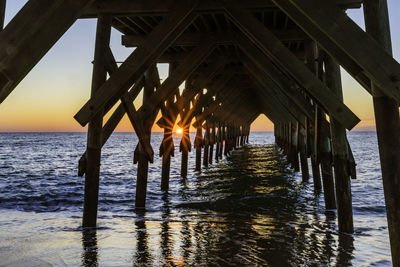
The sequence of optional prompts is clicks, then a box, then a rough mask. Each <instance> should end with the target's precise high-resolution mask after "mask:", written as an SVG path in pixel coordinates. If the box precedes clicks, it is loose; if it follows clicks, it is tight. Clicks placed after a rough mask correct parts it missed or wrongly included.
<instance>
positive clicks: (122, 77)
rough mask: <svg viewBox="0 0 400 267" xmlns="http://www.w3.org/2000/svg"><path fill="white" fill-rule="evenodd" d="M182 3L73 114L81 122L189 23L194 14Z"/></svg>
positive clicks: (121, 91)
mask: <svg viewBox="0 0 400 267" xmlns="http://www.w3.org/2000/svg"><path fill="white" fill-rule="evenodd" d="M194 7H195V6H194V5H192V6H183V7H182V8H179V9H176V11H174V12H173V13H171V14H170V15H169V16H167V17H166V18H165V19H164V20H163V23H161V24H160V25H159V26H158V27H157V28H155V29H154V30H153V31H152V32H151V33H150V34H149V36H148V37H147V39H146V41H145V43H144V44H143V46H142V47H138V48H137V49H135V51H134V52H133V53H132V54H131V55H130V56H129V57H128V58H127V59H126V60H125V62H124V63H122V65H121V66H120V67H119V68H118V70H117V71H115V72H114V73H113V75H111V77H110V78H109V79H108V80H107V81H106V82H105V83H104V84H103V86H102V87H101V88H100V90H99V93H98V94H97V95H96V96H95V97H93V98H91V99H90V100H89V101H88V102H87V103H86V104H85V105H84V106H83V107H82V108H81V110H80V111H79V112H78V113H77V114H76V115H75V116H74V118H75V119H76V120H77V121H78V122H79V123H80V124H81V125H82V126H84V125H86V123H87V122H88V121H89V120H90V119H91V118H92V116H93V114H96V111H98V110H100V109H101V108H102V107H103V106H104V105H105V104H106V103H107V102H108V101H109V100H110V99H112V98H113V97H115V96H119V97H121V96H122V95H123V94H124V93H125V92H126V90H128V88H129V86H130V85H131V84H133V82H134V81H136V80H137V79H138V78H139V77H140V76H141V75H142V74H143V72H144V71H145V70H146V69H148V68H149V67H150V66H151V65H154V64H155V63H156V60H157V57H159V56H160V55H161V54H162V53H163V52H164V51H165V50H166V49H167V48H168V47H169V46H170V44H171V43H173V42H174V40H175V39H176V38H177V37H178V36H179V35H180V34H181V33H182V32H183V31H184V30H185V29H186V28H187V27H188V26H189V25H190V23H191V22H192V21H193V19H194V18H195V15H194V14H193V12H192V11H193V8H194Z"/></svg>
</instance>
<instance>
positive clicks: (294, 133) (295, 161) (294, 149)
mask: <svg viewBox="0 0 400 267" xmlns="http://www.w3.org/2000/svg"><path fill="white" fill-rule="evenodd" d="M298 124H299V123H298V122H297V123H296V125H292V127H291V138H292V149H291V150H292V160H293V168H294V170H295V171H296V172H298V171H300V165H299V150H298V148H299V145H298V143H299V136H298V132H299V128H298Z"/></svg>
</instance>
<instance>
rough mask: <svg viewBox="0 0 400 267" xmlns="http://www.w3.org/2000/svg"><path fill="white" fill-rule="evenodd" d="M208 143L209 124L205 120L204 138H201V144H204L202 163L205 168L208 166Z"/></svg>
mask: <svg viewBox="0 0 400 267" xmlns="http://www.w3.org/2000/svg"><path fill="white" fill-rule="evenodd" d="M209 145H210V126H209V123H208V121H206V124H205V132H204V139H203V146H204V154H203V165H204V167H206V168H207V167H208V155H209Z"/></svg>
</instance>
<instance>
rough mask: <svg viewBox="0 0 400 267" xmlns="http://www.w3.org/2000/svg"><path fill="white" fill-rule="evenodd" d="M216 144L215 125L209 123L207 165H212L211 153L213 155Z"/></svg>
mask: <svg viewBox="0 0 400 267" xmlns="http://www.w3.org/2000/svg"><path fill="white" fill-rule="evenodd" d="M215 143H216V137H215V124H214V123H211V134H210V142H209V144H210V146H209V147H210V155H209V157H208V163H210V164H212V163H213V153H214V144H215Z"/></svg>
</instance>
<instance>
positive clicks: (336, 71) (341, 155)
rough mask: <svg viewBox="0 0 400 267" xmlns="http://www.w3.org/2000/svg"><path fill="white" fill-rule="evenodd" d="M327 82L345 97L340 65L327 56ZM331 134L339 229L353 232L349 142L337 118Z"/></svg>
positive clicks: (333, 122) (332, 121)
mask: <svg viewBox="0 0 400 267" xmlns="http://www.w3.org/2000/svg"><path fill="white" fill-rule="evenodd" d="M325 70H326V83H327V85H328V87H329V88H330V89H331V90H332V91H333V92H334V93H335V94H336V95H337V96H338V97H339V98H341V99H343V92H342V82H341V77H340V67H339V65H338V64H337V63H336V62H334V60H333V59H332V58H331V57H329V56H327V57H326V58H325ZM330 124H331V136H332V150H333V164H334V168H335V182H336V203H337V209H338V221H339V230H340V231H342V232H347V233H353V231H354V227H353V211H352V203H351V184H350V173H349V171H348V170H349V168H348V159H349V153H348V144H347V136H346V129H345V128H344V127H343V125H341V124H340V123H339V122H338V121H337V120H335V119H334V118H331V123H330Z"/></svg>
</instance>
